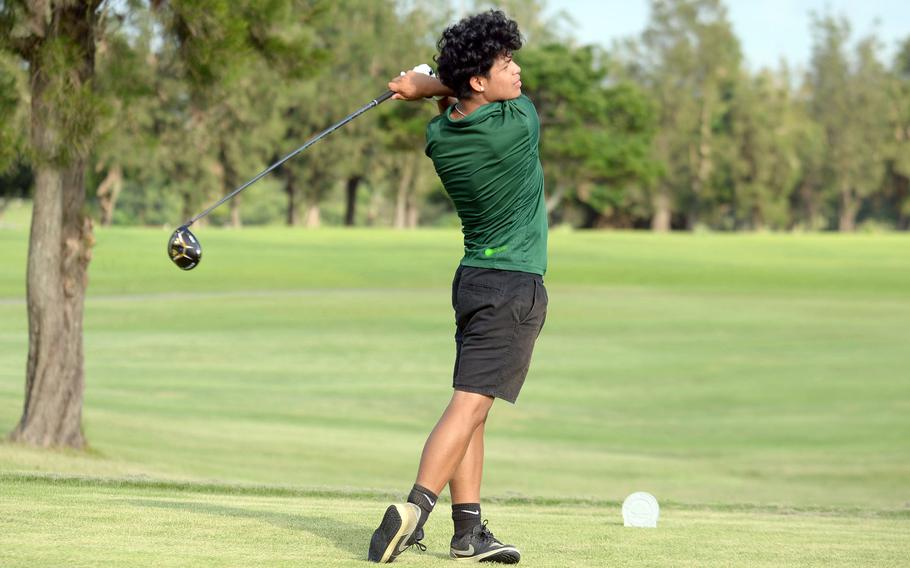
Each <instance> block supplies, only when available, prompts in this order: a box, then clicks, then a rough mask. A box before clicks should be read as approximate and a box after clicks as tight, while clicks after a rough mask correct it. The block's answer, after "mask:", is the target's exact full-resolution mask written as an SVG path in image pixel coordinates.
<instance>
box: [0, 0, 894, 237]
mask: <svg viewBox="0 0 910 568" xmlns="http://www.w3.org/2000/svg"><path fill="white" fill-rule="evenodd" d="M27 4H29V3H28V2H20V1H7V0H0V12H2V13H3V14H4V16H3V22H5V23H4V29H5V31H4V34H6V35H8V36H9V37H8V39H7V40H6V41H4V42H3V44H2V46H3V47H4V49H3V51H2V52H0V176H2V177H0V215H2V209H3V207H4V206H5V204H7V203H8V202H9V200H10V199H12V198H19V197H29V196H31V195H33V191H34V189H33V188H34V180H35V172H36V169H35V164H36V163H38V162H39V161H40V160H41V159H42V157H41V156H40V155H39V154H40V149H39V148H37V147H36V146H35V145H34V144H30V142H29V135H28V132H29V125H30V120H31V119H30V118H29V117H30V115H31V113H33V112H34V110H35V109H34V105H33V101H32V98H31V93H30V91H29V88H30V85H29V79H28V77H29V66H30V62H29V59H28V57H27V56H24V55H23V54H24V52H23V51H22V49H21V47H22V45H21V44H22V42H21V41H19V40H20V39H21V38H20V37H19V35H20V33H21V31H20V30H21V29H22V21H21V14H22V13H24V12H22V11H21V10H19V8H17V6H25V5H27ZM462 4H464V3H462ZM469 4H470V5H469V6H467V9H468V10H480V9H485V8H488V7H500V8H503V9H505V10H506V11H507V12H508V13H509V14H510V15H512V16H513V17H515V18H516V19H517V20H518V21H519V23H520V24H521V27H522V30H523V32H524V33H525V35H526V38H527V40H528V43H527V46H526V47H525V48H524V49H522V51H521V53H520V54H519V57H518V60H519V63H520V64H521V65H522V66H523V81H524V84H525V91H526V92H527V93H528V94H529V95H530V96H531V97H532V99H533V100H534V101H535V103H536V104H537V106H538V109H539V111H540V114H541V118H542V122H543V125H544V128H545V136H544V138H543V148H542V152H543V155H542V158H543V161H544V165H545V172H546V175H547V190H548V207H549V210H550V215H551V220H552V222H553V223H554V224H558V223H565V224H569V225H572V226H576V227H595V228H596V227H620V228H651V229H654V230H670V229H688V230H693V229H697V228H710V229H714V230H761V229H771V230H794V229H804V230H825V229H836V230H841V231H852V230H855V229H856V227H857V226H858V225H863V226H865V227H867V228H894V229H899V230H906V229H907V228H908V227H910V149H908V148H910V140H908V139H910V36H908V39H907V40H906V41H905V42H904V45H903V48H902V49H901V50H899V52H898V54H897V57H896V58H895V59H894V60H893V61H885V60H884V59H883V56H882V52H883V46H882V45H880V44H879V42H878V41H877V40H876V38H875V37H874V36H869V37H865V38H859V39H858V40H855V39H854V38H852V36H851V30H850V26H849V23H848V22H847V21H845V20H843V19H840V18H838V17H837V16H835V15H833V14H816V15H815V17H814V20H813V24H812V29H811V30H807V32H809V33H811V34H812V37H813V51H812V56H811V60H810V63H809V65H808V68H807V69H804V70H802V69H800V70H796V69H792V68H790V67H789V66H788V65H787V64H786V63H785V62H782V63H781V65H780V66H779V67H778V68H777V69H760V70H757V71H752V70H750V69H749V68H748V67H747V66H746V64H745V62H744V60H743V56H742V53H741V48H740V43H739V40H738V39H737V37H736V35H735V33H734V32H733V29H732V26H731V23H730V20H729V18H728V14H727V11H726V8H725V6H724V3H723V2H722V0H651V2H650V7H651V16H650V21H649V22H648V25H647V27H646V29H645V30H644V31H643V32H642V34H641V35H640V36H639V37H634V38H629V39H628V40H626V41H624V42H620V43H618V44H616V45H614V46H612V47H611V48H609V49H604V48H600V47H596V46H582V45H577V44H576V43H575V42H573V40H572V39H571V33H570V31H569V30H570V27H571V22H568V21H567V20H566V19H565V17H564V16H561V15H560V16H557V17H556V18H553V19H546V18H544V16H543V14H544V7H545V2H544V1H543V0H508V1H500V2H481V1H477V2H473V3H469ZM94 6H95V10H96V11H97V13H98V24H97V30H96V33H95V38H96V53H95V55H94V63H93V66H94V76H93V78H92V81H91V87H92V88H91V94H90V95H89V94H88V93H85V92H83V93H82V95H80V94H79V93H77V92H75V91H73V92H63V93H60V97H61V99H60V101H59V103H60V104H61V106H62V107H66V108H69V109H70V110H71V111H72V112H71V114H72V115H73V116H72V117H71V120H70V119H67V120H68V122H67V124H68V125H69V126H71V127H73V128H75V129H76V130H77V131H78V129H79V128H83V129H85V128H88V130H87V131H86V133H87V134H88V137H87V138H86V141H89V140H90V143H88V145H86V146H85V148H84V150H85V153H86V156H85V161H86V165H85V207H86V208H87V211H88V212H89V215H90V217H91V218H92V219H94V220H95V221H96V222H98V223H100V224H102V225H107V224H112V223H113V224H143V225H158V224H160V225H168V226H170V225H175V224H178V223H179V222H181V221H183V220H185V219H187V218H188V217H190V216H192V214H193V213H194V212H197V211H198V210H200V208H202V207H204V206H205V205H206V204H207V203H210V202H212V201H214V200H215V199H217V198H218V197H219V196H220V195H223V194H224V193H225V192H227V191H230V189H232V188H234V187H236V186H237V185H239V184H240V183H242V182H243V181H244V180H245V179H248V178H249V177H251V176H252V175H254V174H255V173H256V172H258V171H260V170H261V169H263V168H264V167H265V166H266V165H267V164H268V163H270V162H271V161H274V160H275V159H277V158H279V157H280V156H282V155H283V154H284V153H286V152H288V151H290V150H292V149H293V148H295V147H297V146H298V145H300V144H301V143H302V142H303V141H305V140H306V139H307V138H309V137H310V136H311V135H313V134H314V133H316V132H318V131H319V130H321V129H322V128H324V127H325V126H326V125H328V124H330V123H332V122H334V121H335V120H337V119H339V118H341V117H343V116H345V115H346V114H347V113H348V112H350V111H351V110H353V109H354V108H357V107H358V106H360V105H361V104H363V103H364V102H366V101H368V100H370V99H371V98H372V97H374V96H375V95H377V94H379V93H380V92H381V91H382V90H384V83H385V81H386V80H387V79H388V78H389V77H391V76H393V75H394V74H395V73H397V72H398V71H399V70H401V69H402V68H406V67H409V66H411V65H412V64H416V63H419V62H424V61H428V62H431V60H432V56H433V54H434V52H435V46H434V42H435V40H436V38H437V37H438V35H439V32H440V30H441V29H442V28H443V27H444V26H445V25H446V24H447V23H449V22H451V21H452V20H453V19H454V18H455V17H457V14H454V13H453V12H452V3H451V2H448V1H446V0H338V1H328V0H295V1H285V0H283V1H277V0H273V1H268V2H247V3H244V2H240V3H226V2H220V1H216V0H200V1H197V2H166V1H163V0H157V1H141V0H130V1H129V2H101V1H99V2H95V3H94ZM17 14H19V16H17ZM17 17H20V19H19V20H17ZM17 26H18V27H17ZM17 45H18V47H17ZM434 112H435V109H434V105H432V104H430V103H429V102H428V103H427V104H425V105H420V104H401V103H397V104H396V103H394V102H392V103H387V104H385V105H383V106H382V107H380V108H379V109H378V110H377V111H375V113H374V115H373V116H371V117H370V118H366V119H364V120H360V121H355V122H354V123H352V124H350V125H348V126H346V127H345V128H344V129H343V130H342V131H339V132H338V133H335V134H333V135H332V137H331V139H330V140H327V141H326V142H324V143H321V144H319V145H317V146H315V147H313V148H312V149H310V150H308V151H307V152H306V153H305V154H304V155H302V156H299V157H298V158H296V159H295V160H293V161H292V162H290V163H289V164H288V165H286V166H285V167H283V168H282V169H281V170H280V171H279V172H278V175H276V176H273V177H271V178H267V179H266V180H265V181H264V182H261V184H260V185H258V186H254V187H253V188H251V189H250V190H248V191H247V192H245V193H244V194H242V195H241V196H240V197H239V198H237V199H235V200H233V201H232V202H231V204H230V207H225V208H224V210H219V211H217V212H216V214H214V215H213V216H212V217H211V218H210V222H212V223H215V224H220V225H231V226H240V225H241V224H243V223H247V224H261V223H287V224H289V225H305V226H318V225H319V224H321V223H329V224H346V225H380V226H382V225H384V226H394V227H412V226H416V225H418V224H421V225H451V226H457V225H458V220H457V217H456V216H455V213H454V211H453V209H452V207H451V205H450V203H449V201H448V199H447V198H446V196H445V194H444V191H443V190H442V187H441V186H440V185H439V183H438V181H437V179H436V177H435V176H434V175H433V171H432V166H431V164H430V163H429V161H428V160H427V159H426V158H425V157H424V156H423V154H422V142H423V128H424V125H425V123H426V121H427V120H428V119H429V118H430V117H432V115H433V113H434ZM377 115H378V116H377ZM79 117H82V118H83V119H87V118H88V117H91V120H82V122H86V123H87V122H92V126H91V127H87V126H86V125H85V124H82V125H81V126H80V124H79V123H80V120H77V118H79ZM89 131H90V132H89Z"/></svg>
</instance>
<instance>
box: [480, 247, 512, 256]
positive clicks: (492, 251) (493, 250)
mask: <svg viewBox="0 0 910 568" xmlns="http://www.w3.org/2000/svg"><path fill="white" fill-rule="evenodd" d="M508 249H509V247H508V245H502V246H501V247H496V248H488V249H486V250H485V251H483V255H484V256H493V255H494V254H499V253H501V252H505V251H506V250H508Z"/></svg>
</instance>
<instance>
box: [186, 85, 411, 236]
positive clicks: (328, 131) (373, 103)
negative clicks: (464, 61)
mask: <svg viewBox="0 0 910 568" xmlns="http://www.w3.org/2000/svg"><path fill="white" fill-rule="evenodd" d="M394 94H395V93H393V92H392V91H386V92H385V93H383V94H382V95H380V96H378V97H376V98H375V99H373V100H372V101H370V102H368V103H367V104H365V105H363V106H362V107H360V108H359V109H357V110H356V111H354V112H352V113H351V114H349V115H348V116H346V117H345V118H344V119H342V120H340V121H339V122H336V123H335V124H333V125H332V126H330V127H328V128H326V129H325V130H323V131H322V132H320V133H319V134H317V135H316V136H314V137H313V138H310V139H309V140H307V142H306V144H304V145H303V146H301V147H300V148H297V149H296V150H294V151H293V152H291V153H290V154H288V155H287V156H285V157H283V158H281V159H280V160H278V161H277V162H275V163H274V164H272V165H271V166H269V167H268V168H266V169H265V170H263V171H262V172H260V173H259V174H258V175H257V176H256V177H254V178H253V179H251V180H250V181H248V182H246V183H245V184H243V185H241V186H240V187H238V188H237V189H235V190H234V191H232V192H230V193H229V194H227V195H225V196H224V197H222V198H221V199H219V200H218V202H216V203H215V204H214V205H212V206H211V207H209V208H208V209H206V210H205V211H203V212H202V213H200V214H198V215H196V216H195V217H193V218H192V219H190V220H189V221H187V222H186V224H184V225H183V226H184V227H189V226H190V225H192V224H193V223H195V222H196V221H198V220H199V219H202V218H203V217H205V216H206V215H208V214H209V213H211V212H212V211H213V210H215V208H217V207H218V206H219V205H221V204H222V203H224V202H225V201H227V200H229V199H230V198H232V197H234V196H235V195H237V194H238V193H240V192H241V191H243V190H244V189H246V188H248V187H249V186H251V185H253V184H254V183H256V182H257V181H259V180H260V179H262V177H263V176H265V175H266V174H268V173H269V172H271V171H272V170H274V169H275V168H277V167H278V166H280V165H281V164H283V163H285V162H287V161H288V160H290V159H291V158H293V157H294V156H296V155H297V154H299V153H301V152H303V151H304V150H306V149H307V148H309V147H310V146H312V145H313V144H315V143H316V142H319V141H320V140H322V139H323V138H324V137H326V136H328V135H329V134H331V133H332V132H334V131H336V130H338V129H339V128H341V127H342V126H344V125H345V124H347V123H349V122H351V121H352V120H354V119H355V118H357V117H358V116H360V115H361V114H363V113H365V112H366V111H368V110H370V109H371V108H373V107H375V106H378V105H379V104H380V103H382V102H385V101H387V100H389V99H390V98H392V95H394Z"/></svg>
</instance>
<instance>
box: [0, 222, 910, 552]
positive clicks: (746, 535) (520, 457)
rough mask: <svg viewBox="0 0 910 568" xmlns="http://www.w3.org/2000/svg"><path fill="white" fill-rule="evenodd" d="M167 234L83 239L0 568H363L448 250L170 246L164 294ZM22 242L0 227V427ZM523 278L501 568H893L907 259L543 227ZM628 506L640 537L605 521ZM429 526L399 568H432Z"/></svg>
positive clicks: (434, 344) (409, 416)
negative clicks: (183, 253) (631, 498)
mask: <svg viewBox="0 0 910 568" xmlns="http://www.w3.org/2000/svg"><path fill="white" fill-rule="evenodd" d="M171 230H172V228H170V229H164V228H162V229H136V228H101V229H97V230H96V237H97V243H96V245H95V248H94V256H93V260H92V263H91V267H90V284H89V291H88V298H87V300H86V308H85V376H86V390H85V403H84V410H83V424H84V429H85V434H86V437H87V439H88V441H89V444H90V448H89V449H88V450H87V451H85V452H72V451H63V450H53V451H41V450H36V449H31V448H27V447H24V446H19V445H15V444H9V443H0V566H30V567H37V566H61V565H66V566H101V565H107V566H266V565H268V566H363V565H365V564H364V562H365V558H366V547H367V544H368V540H369V535H370V533H371V532H372V530H373V528H375V525H376V524H377V523H378V521H379V519H380V517H381V515H382V512H383V510H384V508H385V506H386V505H387V504H388V502H389V501H390V500H394V499H403V498H404V496H405V494H406V492H407V491H408V490H409V489H410V487H411V484H412V483H413V481H414V475H415V473H416V467H417V461H418V459H419V456H420V451H421V449H422V445H423V442H424V440H425V439H426V435H427V434H428V432H429V431H430V429H431V428H432V427H433V425H434V423H435V420H436V419H437V418H438V416H439V414H440V413H441V411H442V410H443V408H444V407H445V404H446V403H447V401H448V398H449V396H450V392H451V373H452V363H453V359H454V342H453V340H452V336H453V334H454V322H453V316H452V308H451V304H450V301H451V296H450V283H451V277H452V273H453V272H454V270H455V267H456V265H457V262H458V260H459V258H460V253H461V245H460V235H459V233H458V232H457V231H453V230H441V229H440V230H431V229H424V230H417V231H391V230H382V229H374V230H366V229H351V230H344V229H340V228H332V229H321V230H317V231H306V230H302V229H287V228H245V229H243V230H239V231H231V230H225V229H216V228H206V227H203V228H199V229H196V228H194V232H195V234H196V235H197V236H198V237H199V239H200V241H201V243H202V247H203V257H202V262H201V264H200V266H199V267H198V268H196V269H195V270H192V271H189V272H182V271H180V270H179V269H178V268H176V267H175V266H174V265H173V264H171V262H170V261H169V260H168V258H167V255H166V253H165V245H166V242H167V238H168V236H169V235H170V231H171ZM27 249H28V231H27V229H25V228H23V227H18V228H15V227H13V228H9V227H8V228H0V266H2V267H3V268H2V270H0V432H3V433H6V432H9V431H10V430H12V429H13V427H14V426H15V424H16V421H17V420H18V418H19V416H20V413H21V410H22V402H23V394H24V384H25V363H26V356H27V349H28V333H27V316H26V309H25V308H26V304H25V268H26V254H27ZM545 281H546V285H547V288H548V290H549V298H550V304H549V312H548V316H547V323H546V326H545V327H544V330H543V333H542V335H541V337H540V340H539V342H538V344H537V348H536V350H535V354H534V360H533V362H532V365H531V371H530V373H529V376H528V379H527V382H526V383H525V387H524V390H523V391H522V394H521V396H520V398H519V400H518V404H517V405H515V406H511V405H509V404H507V403H502V402H501V401H499V402H497V403H496V404H495V405H494V407H493V410H492V412H491V415H490V419H489V421H488V423H487V442H486V453H487V459H486V464H487V467H486V470H485V477H484V487H483V497H484V501H485V504H484V516H485V517H487V518H489V521H490V524H489V526H490V528H491V529H492V530H493V531H494V532H495V533H496V535H497V536H498V537H499V538H501V539H502V540H503V541H508V542H510V543H513V544H515V545H517V546H518V547H519V548H520V549H521V550H522V553H523V559H522V565H528V566H554V567H557V566H614V565H615V566H706V565H715V566H749V567H752V566H861V565H862V566H873V565H874V566H901V565H904V566H906V565H908V560H907V558H908V556H907V555H908V552H907V551H908V550H910V443H908V441H910V370H908V368H910V367H908V362H910V355H908V353H910V239H908V238H907V237H906V236H903V235H898V234H868V235H840V234H791V235H779V234H730V235H724V234H708V233H696V234H669V235H656V234H650V233H631V232H572V231H562V230H554V231H552V232H551V235H550V265H549V271H548V273H547V275H546V277H545ZM633 491H648V492H650V493H652V494H654V495H655V496H656V497H657V499H658V500H659V501H660V503H661V507H662V508H661V518H660V522H659V525H658V528H657V529H656V530H651V529H631V528H625V527H623V526H622V517H621V514H620V504H621V502H622V499H623V498H624V497H625V496H626V495H628V494H629V493H631V492H633ZM446 497H447V495H443V499H445V498H446ZM448 516H449V515H448V505H447V504H442V505H441V506H440V507H438V508H437V512H436V513H434V516H433V517H431V518H430V521H429V524H428V525H427V540H426V543H427V544H428V546H429V550H428V551H427V552H425V553H420V552H416V551H409V552H407V553H405V554H403V555H402V556H401V557H400V558H399V559H398V560H397V561H396V563H398V564H401V565H407V566H437V565H438V566H450V565H452V561H451V560H449V559H448V539H449V537H450V536H451V520H450V519H449V518H448Z"/></svg>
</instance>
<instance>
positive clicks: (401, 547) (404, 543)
mask: <svg viewBox="0 0 910 568" xmlns="http://www.w3.org/2000/svg"><path fill="white" fill-rule="evenodd" d="M407 548H408V539H406V538H403V539H401V542H400V543H399V544H398V552H399V553H402V552H404V551H405V550H406V549H407Z"/></svg>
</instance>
